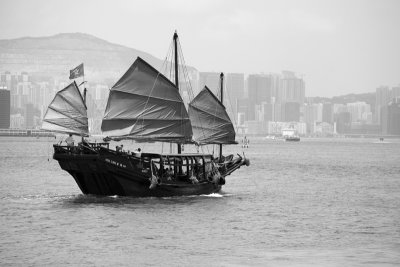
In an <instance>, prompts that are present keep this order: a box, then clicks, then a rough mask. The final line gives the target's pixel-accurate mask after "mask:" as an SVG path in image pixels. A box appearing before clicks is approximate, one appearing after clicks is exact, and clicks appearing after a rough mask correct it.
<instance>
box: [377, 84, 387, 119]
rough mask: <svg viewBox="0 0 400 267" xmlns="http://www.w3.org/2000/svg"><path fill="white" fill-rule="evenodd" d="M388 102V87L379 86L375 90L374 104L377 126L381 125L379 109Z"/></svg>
mask: <svg viewBox="0 0 400 267" xmlns="http://www.w3.org/2000/svg"><path fill="white" fill-rule="evenodd" d="M389 101H390V91H389V87H387V86H381V87H379V88H377V89H376V102H375V120H376V122H377V123H378V124H380V123H381V121H380V120H381V109H382V108H383V107H385V106H386V105H387V104H388V103H389Z"/></svg>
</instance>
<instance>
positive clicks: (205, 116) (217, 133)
mask: <svg viewBox="0 0 400 267" xmlns="http://www.w3.org/2000/svg"><path fill="white" fill-rule="evenodd" d="M189 117H190V120H191V122H192V127H193V139H194V141H195V142H196V143H198V144H200V145H205V144H236V143H237V142H236V141H235V129H234V127H233V124H232V122H231V120H230V118H229V116H228V114H227V113H226V110H225V107H224V105H223V104H222V103H221V102H220V101H219V100H218V99H217V98H216V97H215V95H214V94H213V93H212V92H211V91H210V89H208V88H207V86H205V87H204V89H203V90H201V91H200V93H199V94H198V95H197V96H196V97H195V98H194V99H193V100H192V101H191V102H190V103H189Z"/></svg>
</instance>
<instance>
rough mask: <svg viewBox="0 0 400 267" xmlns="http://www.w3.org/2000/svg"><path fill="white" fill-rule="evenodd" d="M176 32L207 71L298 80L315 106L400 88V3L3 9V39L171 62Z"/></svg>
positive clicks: (201, 1)
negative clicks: (60, 39)
mask: <svg viewBox="0 0 400 267" xmlns="http://www.w3.org/2000/svg"><path fill="white" fill-rule="evenodd" d="M175 29H176V30H178V34H179V37H180V42H181V44H182V49H183V53H184V56H185V60H186V63H187V64H189V65H191V66H194V67H195V68H197V69H198V70H199V71H218V72H219V71H224V72H244V73H246V74H249V73H269V72H273V73H279V72H280V71H281V70H292V71H295V72H296V73H298V74H299V75H303V76H304V79H305V81H306V95H307V96H316V95H320V96H334V95H340V94H346V93H360V92H372V91H375V88H376V87H378V86H380V85H389V86H395V85H398V84H400V0H393V1H390V0H376V1H372V0H370V1H367V0H365V1H351V0H332V1H323V0H316V1H308V0H307V1H305V0H304V1H302V0H293V1H277V0H276V1H266V0H264V1H263V0H260V1H251V0H246V1H244V0H242V1H232V0H226V1H218V0H198V1H189V0H170V1H168V0H165V1H149V0H143V1H133V0H127V1H120V0H111V1H107V0H103V1H100V0H93V1H92V0H91V1H84V0H68V1H66V0H62V1H58V0H35V1H29V0H26V1H20V0H10V1H8V0H7V1H5V0H0V39H12V38H18V37H23V36H48V35H53V34H57V33H61V32H84V33H88V34H92V35H95V36H97V37H99V38H102V39H105V40H107V41H110V42H113V43H118V44H122V45H125V46H128V47H132V48H136V49H139V50H143V51H145V52H148V53H150V54H152V55H154V56H156V57H158V58H165V56H166V54H167V51H168V48H169V44H170V39H171V38H172V35H173V32H174V31H175ZM133 60H134V59H132V61H133Z"/></svg>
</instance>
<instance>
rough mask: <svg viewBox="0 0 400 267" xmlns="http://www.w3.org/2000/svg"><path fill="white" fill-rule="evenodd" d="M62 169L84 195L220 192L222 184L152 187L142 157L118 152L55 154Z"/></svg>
mask: <svg viewBox="0 0 400 267" xmlns="http://www.w3.org/2000/svg"><path fill="white" fill-rule="evenodd" d="M54 159H56V160H57V161H58V162H59V164H60V166H61V168H62V169H63V170H65V171H67V172H68V173H69V174H71V176H72V177H74V179H75V181H76V183H77V184H78V186H79V188H80V189H81V191H82V193H84V194H93V195H103V196H113V195H119V196H132V197H169V196H184V195H201V194H211V193H216V192H219V191H220V190H221V185H219V184H216V183H213V182H209V181H207V180H205V181H202V182H199V183H197V184H193V183H190V182H175V183H174V182H169V183H168V182H161V183H160V184H158V185H157V186H155V187H154V188H152V189H150V185H151V182H150V177H151V174H150V173H148V172H145V169H144V168H142V167H141V166H140V160H139V159H138V160H135V159H132V158H131V157H125V156H121V155H114V154H108V153H106V154H102V153H99V154H93V155H92V154H75V153H62V154H59V153H55V154H54Z"/></svg>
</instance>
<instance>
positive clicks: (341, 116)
mask: <svg viewBox="0 0 400 267" xmlns="http://www.w3.org/2000/svg"><path fill="white" fill-rule="evenodd" d="M334 117H335V118H334V120H335V122H336V131H337V133H340V134H344V133H349V132H350V131H351V114H350V112H340V113H336V114H335V115H334Z"/></svg>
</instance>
